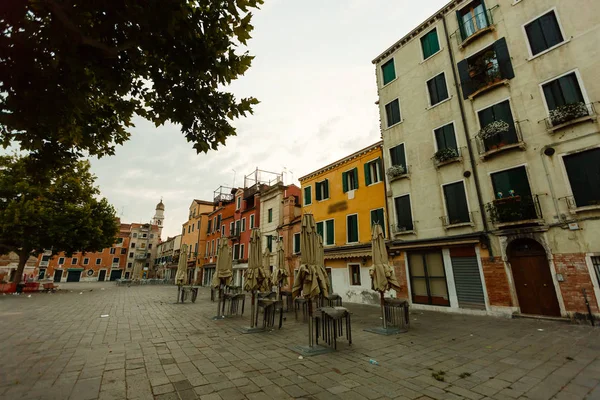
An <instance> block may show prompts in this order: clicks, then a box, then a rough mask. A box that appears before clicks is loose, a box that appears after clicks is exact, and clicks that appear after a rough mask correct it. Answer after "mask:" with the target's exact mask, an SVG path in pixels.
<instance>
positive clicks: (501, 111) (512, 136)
mask: <svg viewBox="0 0 600 400" xmlns="http://www.w3.org/2000/svg"><path fill="white" fill-rule="evenodd" d="M477 116H478V117H479V126H481V131H480V133H479V135H480V139H481V140H482V141H483V145H484V148H485V151H490V150H494V149H499V148H502V147H504V146H506V145H509V144H514V143H518V141H519V140H518V137H517V130H516V127H515V121H514V120H513V116H512V112H511V109H510V103H509V101H508V100H504V101H503V102H501V103H498V104H494V105H493V106H491V107H488V108H486V109H483V110H481V111H478V112H477ZM492 122H498V123H499V124H494V125H490V124H492ZM494 126H496V128H494V129H490V128H491V127H494Z"/></svg>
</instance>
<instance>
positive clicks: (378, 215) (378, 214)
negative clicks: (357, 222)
mask: <svg viewBox="0 0 600 400" xmlns="http://www.w3.org/2000/svg"><path fill="white" fill-rule="evenodd" d="M383 218H384V215H383V208H379V209H377V210H372V211H371V228H373V225H375V224H379V225H380V226H381V229H382V230H383V236H384V237H385V221H384V220H383Z"/></svg>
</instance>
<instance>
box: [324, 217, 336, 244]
mask: <svg viewBox="0 0 600 400" xmlns="http://www.w3.org/2000/svg"><path fill="white" fill-rule="evenodd" d="M333 222H334V221H333V220H332V219H330V220H328V221H326V222H325V224H326V229H325V233H326V234H327V238H326V240H325V243H326V244H334V243H335V239H334V237H333V235H334V230H333V229H334V228H333Z"/></svg>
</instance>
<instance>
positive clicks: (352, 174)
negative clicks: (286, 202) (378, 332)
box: [297, 142, 389, 303]
mask: <svg viewBox="0 0 600 400" xmlns="http://www.w3.org/2000/svg"><path fill="white" fill-rule="evenodd" d="M381 146H382V142H378V143H375V144H373V145H371V146H369V147H367V148H364V149H362V150H360V151H357V152H356V153H353V154H351V155H349V156H347V157H344V158H342V159H341V160H338V161H336V162H334V163H332V164H329V165H327V166H325V167H323V168H320V169H318V170H316V171H314V172H311V173H310V174H307V175H305V176H303V177H301V178H300V184H301V188H302V194H303V196H302V197H303V204H302V213H310V214H313V216H314V218H315V222H316V223H317V231H318V232H319V234H320V235H321V236H322V237H323V245H324V254H325V268H326V269H327V273H328V275H329V277H330V284H331V287H332V290H333V292H335V293H337V294H339V295H340V296H342V298H343V300H344V301H350V302H357V303H376V302H377V301H378V297H377V292H374V291H372V290H371V280H370V277H369V271H368V269H369V267H370V266H371V226H372V224H374V223H375V222H378V223H380V224H381V225H382V227H383V229H384V231H385V233H386V235H389V229H388V227H387V224H386V221H387V217H386V204H385V203H386V201H385V183H384V176H383V163H382V149H381ZM297 237H298V239H297V240H298V242H299V236H297ZM298 245H299V243H298ZM301 250H302V249H300V251H301Z"/></svg>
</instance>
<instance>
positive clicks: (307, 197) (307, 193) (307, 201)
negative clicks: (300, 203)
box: [304, 186, 312, 206]
mask: <svg viewBox="0 0 600 400" xmlns="http://www.w3.org/2000/svg"><path fill="white" fill-rule="evenodd" d="M311 204H312V186H307V187H305V188H304V205H305V206H308V205H311Z"/></svg>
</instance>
